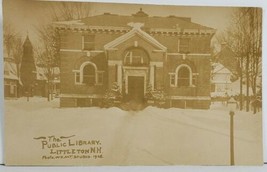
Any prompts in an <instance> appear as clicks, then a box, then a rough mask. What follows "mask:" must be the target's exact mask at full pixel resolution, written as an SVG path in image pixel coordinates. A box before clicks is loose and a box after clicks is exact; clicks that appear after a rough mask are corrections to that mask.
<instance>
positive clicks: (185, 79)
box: [54, 9, 215, 109]
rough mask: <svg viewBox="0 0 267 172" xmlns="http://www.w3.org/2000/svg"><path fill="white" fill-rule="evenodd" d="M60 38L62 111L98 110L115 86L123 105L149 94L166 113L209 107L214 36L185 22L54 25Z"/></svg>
mask: <svg viewBox="0 0 267 172" xmlns="http://www.w3.org/2000/svg"><path fill="white" fill-rule="evenodd" d="M54 26H55V28H57V29H58V31H59V32H60V37H61V49H60V57H61V66H60V72H61V73H60V79H61V81H60V82H61V94H60V106H61V107H77V106H84V105H86V106H98V105H99V103H100V102H101V101H102V100H103V97H104V95H105V93H106V91H107V90H108V89H110V88H111V87H112V85H114V83H116V84H117V85H118V87H119V89H120V92H121V94H122V96H123V101H124V102H126V101H133V100H134V101H138V100H139V101H140V100H141V101H142V100H143V99H144V96H145V94H146V93H147V92H148V88H149V89H152V90H161V91H163V92H164V93H165V101H166V104H167V105H168V106H169V107H180V108H204V109H207V108H209V106H210V86H211V84H210V71H211V65H210V59H211V55H210V41H211V38H212V37H213V35H214V33H215V30H214V29H212V28H209V27H206V26H202V25H200V24H196V23H193V22H192V21H191V18H185V17H176V16H168V17H156V16H154V17H153V16H148V14H146V13H145V12H144V11H142V9H140V11H138V12H137V13H136V14H133V15H131V16H122V15H116V14H110V13H104V14H103V15H98V16H92V17H88V18H84V19H81V20H77V21H61V22H55V23H54Z"/></svg>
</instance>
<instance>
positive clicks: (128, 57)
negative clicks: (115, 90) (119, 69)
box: [124, 48, 149, 66]
mask: <svg viewBox="0 0 267 172" xmlns="http://www.w3.org/2000/svg"><path fill="white" fill-rule="evenodd" d="M124 64H125V65H130V66H131V65H132V66H145V65H148V64H149V58H148V55H147V53H146V52H145V51H144V50H142V49H139V48H135V49H131V50H129V51H127V52H126V54H125V57H124Z"/></svg>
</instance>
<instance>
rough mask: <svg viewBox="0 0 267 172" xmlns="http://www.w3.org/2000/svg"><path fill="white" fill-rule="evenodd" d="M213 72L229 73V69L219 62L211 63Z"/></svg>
mask: <svg viewBox="0 0 267 172" xmlns="http://www.w3.org/2000/svg"><path fill="white" fill-rule="evenodd" d="M212 66H213V68H214V69H213V74H214V73H216V74H218V73H224V74H231V71H230V70H229V69H227V68H226V67H224V66H223V65H222V64H221V63H213V64H212Z"/></svg>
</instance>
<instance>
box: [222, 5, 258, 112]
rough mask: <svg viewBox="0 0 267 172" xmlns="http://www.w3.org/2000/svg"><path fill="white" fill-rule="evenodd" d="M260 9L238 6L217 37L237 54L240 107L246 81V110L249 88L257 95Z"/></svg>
mask: <svg viewBox="0 0 267 172" xmlns="http://www.w3.org/2000/svg"><path fill="white" fill-rule="evenodd" d="M261 25H262V10H261V9H260V8H238V9H237V10H236V11H235V12H234V13H233V15H232V20H231V26H230V27H229V28H228V29H227V30H226V31H225V32H224V33H223V34H222V35H221V36H220V37H219V39H221V40H223V41H225V42H227V43H228V45H229V46H230V47H231V48H232V50H233V51H234V52H235V53H236V54H237V55H238V61H239V67H238V71H239V72H238V74H239V77H240V109H241V110H242V107H243V81H244V79H245V82H246V111H249V105H250V95H251V94H250V88H252V94H253V95H254V96H256V95H257V87H258V86H259V84H258V83H259V82H258V80H259V79H260V78H259V76H260V75H261V70H259V69H260V67H261V59H262V55H261V46H262V43H261V42H262V27H261Z"/></svg>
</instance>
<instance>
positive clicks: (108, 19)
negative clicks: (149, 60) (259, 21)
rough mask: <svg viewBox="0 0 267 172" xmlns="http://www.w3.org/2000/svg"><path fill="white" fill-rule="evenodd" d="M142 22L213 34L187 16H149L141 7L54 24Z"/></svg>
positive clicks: (109, 24) (213, 31)
mask: <svg viewBox="0 0 267 172" xmlns="http://www.w3.org/2000/svg"><path fill="white" fill-rule="evenodd" d="M130 22H134V23H144V28H146V29H149V28H162V29H190V30H197V31H199V30H201V31H204V30H205V31H206V32H203V33H209V34H213V33H215V29H213V28H210V27H207V26H203V25H200V24H197V23H194V22H192V21H191V18H188V17H178V16H173V15H170V16H166V17H159V16H149V15H148V14H146V13H145V12H144V11H142V9H140V11H138V12H137V13H135V14H133V15H128V16H125V15H117V14H111V13H104V14H101V15H96V16H91V17H86V18H83V19H81V20H73V21H59V22H55V23H54V24H55V25H57V26H60V25H67V26H74V25H77V26H81V25H85V26H104V27H105V26H114V27H129V26H128V23H130Z"/></svg>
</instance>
